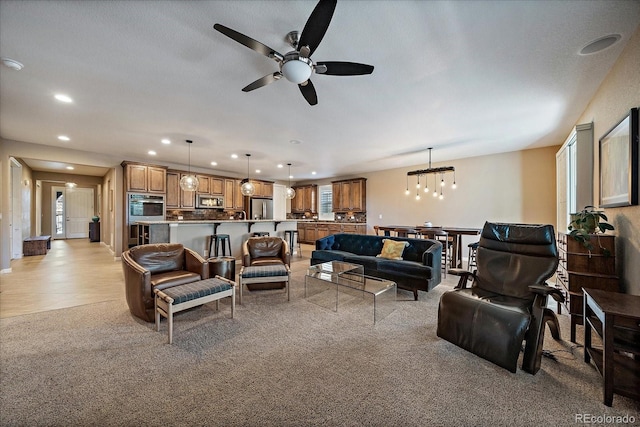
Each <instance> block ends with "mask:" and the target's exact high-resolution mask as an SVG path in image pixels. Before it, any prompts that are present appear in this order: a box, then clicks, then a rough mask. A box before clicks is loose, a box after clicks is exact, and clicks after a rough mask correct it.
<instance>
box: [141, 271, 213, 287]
mask: <svg viewBox="0 0 640 427" xmlns="http://www.w3.org/2000/svg"><path fill="white" fill-rule="evenodd" d="M201 279H202V278H201V277H200V275H199V274H196V273H191V272H190V271H184V270H180V271H167V272H164V273H158V274H154V275H152V276H151V289H166V288H170V287H171V286H177V285H184V284H185V283H191V282H196V281H198V280H201Z"/></svg>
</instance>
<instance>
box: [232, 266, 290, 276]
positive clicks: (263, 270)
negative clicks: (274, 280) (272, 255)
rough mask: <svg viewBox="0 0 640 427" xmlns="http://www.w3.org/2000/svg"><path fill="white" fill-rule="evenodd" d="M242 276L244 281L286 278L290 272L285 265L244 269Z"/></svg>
mask: <svg viewBox="0 0 640 427" xmlns="http://www.w3.org/2000/svg"><path fill="white" fill-rule="evenodd" d="M241 274H242V278H243V279H248V278H251V277H277V276H286V275H287V274H288V272H287V267H285V266H284V265H283V264H280V265H261V266H250V267H244V268H243V269H242V273H241Z"/></svg>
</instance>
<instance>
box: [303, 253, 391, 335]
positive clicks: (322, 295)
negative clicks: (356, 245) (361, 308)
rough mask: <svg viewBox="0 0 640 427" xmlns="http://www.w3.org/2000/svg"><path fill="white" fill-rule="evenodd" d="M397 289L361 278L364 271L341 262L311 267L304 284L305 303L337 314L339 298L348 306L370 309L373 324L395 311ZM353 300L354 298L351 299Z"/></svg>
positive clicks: (384, 283)
mask: <svg viewBox="0 0 640 427" xmlns="http://www.w3.org/2000/svg"><path fill="white" fill-rule="evenodd" d="M396 292H397V285H396V283H395V282H392V281H390V280H385V279H380V278H377V277H371V276H365V274H364V267H363V266H362V265H359V264H352V263H348V262H343V261H329V262H325V263H322V264H316V265H312V266H311V267H309V268H308V269H307V273H306V275H305V280H304V296H305V299H306V300H307V301H309V302H312V303H314V304H317V305H320V306H322V307H326V308H330V309H332V310H333V311H335V312H337V311H338V306H339V302H340V295H341V294H342V296H343V297H342V299H343V300H345V301H349V302H355V303H360V302H368V303H369V304H371V305H372V306H373V323H374V324H375V323H376V322H378V321H380V320H382V319H384V318H385V317H387V316H388V315H389V314H391V312H393V310H395V301H396ZM354 297H355V298H354Z"/></svg>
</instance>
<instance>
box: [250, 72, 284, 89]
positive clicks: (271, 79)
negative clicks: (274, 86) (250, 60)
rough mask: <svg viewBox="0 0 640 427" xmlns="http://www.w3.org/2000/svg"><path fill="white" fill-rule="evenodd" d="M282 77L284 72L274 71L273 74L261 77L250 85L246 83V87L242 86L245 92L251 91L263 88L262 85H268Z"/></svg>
mask: <svg viewBox="0 0 640 427" xmlns="http://www.w3.org/2000/svg"><path fill="white" fill-rule="evenodd" d="M281 77H282V73H280V72H279V71H277V72H275V73H273V74H267V75H266V76H264V77H262V78H259V79H258V80H256V81H255V82H253V83H250V84H248V85H246V86H245V87H243V88H242V91H243V92H251V91H252V90H254V89H258V88H261V87H262V86H266V85H268V84H270V83H273V82H275V81H276V80H280V78H281Z"/></svg>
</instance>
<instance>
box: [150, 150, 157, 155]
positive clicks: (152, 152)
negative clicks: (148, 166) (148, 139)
mask: <svg viewBox="0 0 640 427" xmlns="http://www.w3.org/2000/svg"><path fill="white" fill-rule="evenodd" d="M156 154H157V153H156V152H155V151H153V150H149V155H150V156H155V155H156Z"/></svg>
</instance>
